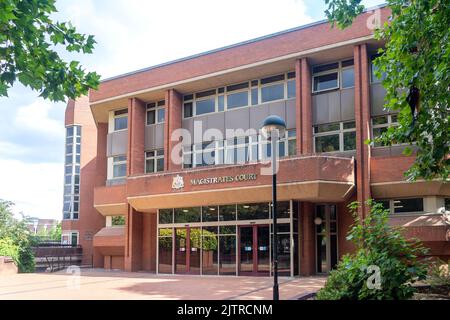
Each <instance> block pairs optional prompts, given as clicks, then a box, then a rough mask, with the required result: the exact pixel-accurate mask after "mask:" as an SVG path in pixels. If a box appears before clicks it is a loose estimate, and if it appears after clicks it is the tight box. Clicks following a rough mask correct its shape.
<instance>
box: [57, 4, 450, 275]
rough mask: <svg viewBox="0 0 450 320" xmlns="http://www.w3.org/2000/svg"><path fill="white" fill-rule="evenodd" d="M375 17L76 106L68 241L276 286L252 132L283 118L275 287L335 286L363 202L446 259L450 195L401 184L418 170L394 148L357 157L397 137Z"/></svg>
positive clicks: (421, 184)
mask: <svg viewBox="0 0 450 320" xmlns="http://www.w3.org/2000/svg"><path fill="white" fill-rule="evenodd" d="M378 14H379V16H380V18H381V21H382V22H383V21H386V20H387V17H388V15H389V12H388V9H387V8H381V9H378V11H376V12H372V11H371V12H365V13H363V14H362V15H360V16H359V17H358V18H357V19H356V21H355V22H354V24H353V25H352V26H351V27H350V28H348V29H345V30H344V31H342V30H339V29H337V28H331V26H330V24H328V23H327V22H326V21H321V22H317V23H313V24H310V25H306V26H302V27H299V28H295V29H291V30H287V31H283V32H279V33H276V34H272V35H268V36H265V37H262V38H258V39H254V40H250V41H247V42H243V43H238V44H236V45H232V46H229V47H225V48H221V49H217V50H213V51H210V52H206V53H202V54H199V55H195V56H191V57H187V58H183V59H180V60H176V61H172V62H168V63H165V64H162V65H158V66H154V67H150V68H147V69H143V70H138V71H135V72H131V73H128V74H124V75H120V76H117V77H114V78H110V79H106V80H104V81H102V83H101V85H100V87H99V89H98V90H97V91H91V92H90V95H89V98H83V99H79V100H77V101H76V102H70V103H69V105H68V107H67V111H66V126H67V132H68V135H67V150H66V154H67V157H66V178H65V179H66V180H65V181H66V188H65V206H64V210H65V213H64V218H65V219H64V221H63V230H64V231H63V233H66V234H68V235H71V236H72V238H73V239H74V240H73V241H77V242H78V243H80V244H81V245H82V247H83V250H84V253H85V254H86V257H89V256H93V258H94V264H95V265H96V266H97V267H104V268H120V269H125V270H128V271H138V270H145V271H151V272H157V273H181V274H182V273H189V274H202V275H208V274H215V275H248V274H259V275H261V274H262V275H269V274H270V271H271V241H270V237H271V234H272V225H271V214H270V201H271V176H270V175H265V174H263V171H262V170H261V169H262V168H263V167H267V166H268V164H267V163H266V161H265V160H266V159H268V157H269V156H270V148H269V146H270V145H269V144H268V141H267V140H266V139H265V138H264V136H263V135H261V132H260V128H261V126H262V122H263V120H264V119H265V117H267V116H268V115H271V114H276V115H279V116H280V117H282V118H283V119H285V121H286V124H287V131H286V135H285V136H284V137H283V138H282V139H281V141H280V143H279V153H280V161H279V166H280V168H279V172H278V198H279V205H278V206H279V210H278V211H279V212H278V215H279V224H280V227H279V234H280V236H279V246H278V247H279V256H280V270H281V273H282V274H283V275H286V276H296V275H311V274H315V273H326V272H328V271H329V270H330V269H331V268H332V267H333V266H334V265H335V264H336V262H337V260H338V259H339V257H340V256H341V255H343V254H345V253H347V252H349V251H351V250H352V246H351V244H350V243H349V242H348V241H346V239H345V237H346V234H347V231H348V230H349V226H350V225H351V223H352V217H351V215H350V213H349V212H348V209H347V205H348V204H349V203H350V202H352V201H355V200H358V201H363V200H365V199H368V198H374V199H377V200H380V201H383V203H384V204H385V206H386V207H387V208H389V210H391V219H390V221H391V223H392V224H395V225H402V226H405V227H406V233H407V235H408V236H416V237H419V238H420V239H421V240H423V241H424V243H425V244H426V245H427V246H428V247H430V248H431V254H433V255H439V256H445V257H448V256H449V255H450V246H449V242H448V241H449V239H448V236H446V233H447V232H448V231H447V230H448V229H447V228H448V226H446V225H445V223H444V221H443V220H442V213H443V212H444V211H445V202H446V197H447V198H448V197H450V187H449V185H448V184H444V183H442V182H440V181H430V182H425V181H418V182H415V183H408V182H406V181H405V177H404V176H403V172H404V171H405V170H406V169H408V168H409V166H410V165H411V164H412V163H413V161H414V156H410V157H406V156H403V155H402V154H401V151H402V149H403V146H392V147H382V146H369V145H366V144H364V141H365V140H366V139H368V138H371V137H373V136H376V135H379V134H380V132H382V131H383V130H386V129H387V128H388V127H390V126H395V125H396V115H395V114H393V113H391V112H390V111H388V110H384V109H383V98H384V94H385V92H384V89H383V87H382V85H381V81H380V79H378V78H377V77H376V75H375V74H374V72H373V71H374V70H373V69H374V67H373V65H372V63H371V62H372V59H373V57H374V56H375V55H376V52H377V49H378V48H379V47H381V46H382V45H383V44H382V43H380V42H378V41H376V40H375V39H374V37H373V31H372V28H371V26H372V25H371V23H372V22H373V21H374V19H373V17H374V15H378ZM447 205H448V200H447ZM447 209H448V208H447ZM359 214H360V215H361V216H363V217H364V216H365V215H367V214H368V212H367V209H366V208H362V209H361V210H360V212H359ZM118 217H124V221H125V223H124V225H120V224H121V223H120V220H121V219H120V218H118ZM116 224H119V225H116Z"/></svg>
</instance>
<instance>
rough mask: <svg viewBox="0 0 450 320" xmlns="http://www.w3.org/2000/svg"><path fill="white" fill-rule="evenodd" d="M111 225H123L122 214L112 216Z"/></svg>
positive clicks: (123, 218)
mask: <svg viewBox="0 0 450 320" xmlns="http://www.w3.org/2000/svg"><path fill="white" fill-rule="evenodd" d="M112 225H113V226H123V225H125V217H124V216H113V217H112Z"/></svg>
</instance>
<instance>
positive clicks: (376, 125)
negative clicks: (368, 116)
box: [372, 114, 398, 147]
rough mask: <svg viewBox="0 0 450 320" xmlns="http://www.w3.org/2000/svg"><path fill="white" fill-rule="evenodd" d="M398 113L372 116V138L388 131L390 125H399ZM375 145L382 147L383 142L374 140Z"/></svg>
mask: <svg viewBox="0 0 450 320" xmlns="http://www.w3.org/2000/svg"><path fill="white" fill-rule="evenodd" d="M397 125H398V123H397V115H396V114H389V115H384V116H377V117H373V118H372V139H373V140H375V139H376V138H378V137H380V136H381V135H382V134H383V133H384V132H386V131H387V129H388V128H390V127H395V126H397ZM374 146H375V147H381V146H382V144H381V143H380V142H377V141H375V142H374Z"/></svg>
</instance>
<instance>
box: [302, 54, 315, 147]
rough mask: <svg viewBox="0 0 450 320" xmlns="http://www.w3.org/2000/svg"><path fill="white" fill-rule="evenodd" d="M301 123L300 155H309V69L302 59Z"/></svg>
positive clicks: (310, 105)
mask: <svg viewBox="0 0 450 320" xmlns="http://www.w3.org/2000/svg"><path fill="white" fill-rule="evenodd" d="M301 121H302V124H301V126H302V128H301V132H302V133H301V135H302V154H311V153H312V151H313V147H312V144H313V136H312V103H311V68H310V66H309V63H308V60H307V59H306V58H302V61H301Z"/></svg>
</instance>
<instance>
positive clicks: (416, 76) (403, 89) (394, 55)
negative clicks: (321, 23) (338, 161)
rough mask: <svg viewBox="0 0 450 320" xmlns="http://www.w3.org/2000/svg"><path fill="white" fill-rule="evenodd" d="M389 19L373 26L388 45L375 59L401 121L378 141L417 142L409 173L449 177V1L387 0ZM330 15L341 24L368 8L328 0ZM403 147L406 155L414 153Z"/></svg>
mask: <svg viewBox="0 0 450 320" xmlns="http://www.w3.org/2000/svg"><path fill="white" fill-rule="evenodd" d="M386 2H387V6H388V7H389V8H390V10H391V19H390V21H389V23H387V22H386V23H385V24H384V25H383V26H381V27H380V28H379V29H378V30H376V31H375V38H376V39H379V40H383V41H385V47H384V48H383V49H381V50H380V51H379V53H380V55H379V57H378V58H376V59H375V61H374V64H375V66H376V68H377V69H378V71H377V76H378V77H381V76H382V74H384V75H385V77H384V80H383V85H384V87H385V89H386V91H387V94H386V98H385V107H386V108H388V109H391V110H395V111H398V112H399V116H398V122H399V126H398V127H395V128H389V130H387V132H385V133H384V134H383V135H382V136H381V137H380V138H379V139H378V141H379V142H381V143H383V144H385V145H390V144H392V143H409V144H412V143H415V144H416V145H417V147H418V151H417V157H416V160H415V162H414V164H413V165H412V166H411V168H409V170H408V171H407V172H406V173H405V175H407V176H408V179H409V180H416V179H417V178H420V177H421V178H425V179H433V178H439V177H440V178H442V179H443V180H448V175H449V172H450V158H449V157H448V155H449V153H450V141H449V131H450V109H449V106H448V102H449V101H450V90H449V84H450V79H449V77H450V28H449V25H450V4H449V1H448V0H414V1H410V0H387V1H386ZM325 3H326V4H327V5H328V9H327V10H326V11H325V13H326V15H327V17H328V19H329V20H330V21H331V22H332V23H333V25H334V24H337V25H338V27H339V28H345V27H348V26H350V25H351V24H352V22H353V19H354V18H355V17H356V16H357V15H358V14H360V13H361V12H362V11H363V10H364V6H363V5H361V0H325ZM411 152H412V150H411V148H410V147H409V146H408V147H405V149H404V154H406V155H410V154H411Z"/></svg>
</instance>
